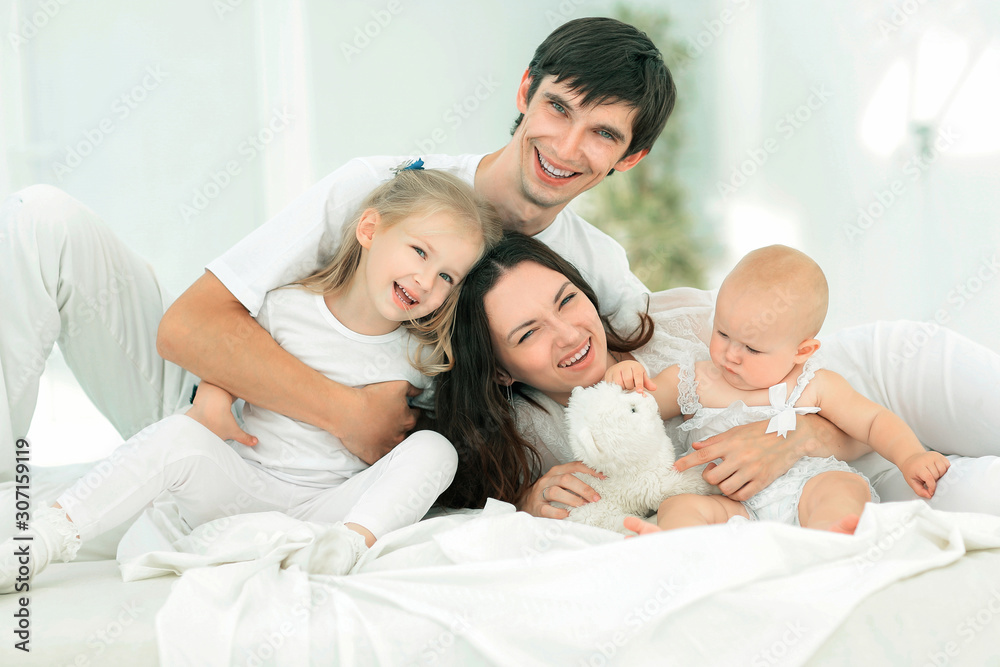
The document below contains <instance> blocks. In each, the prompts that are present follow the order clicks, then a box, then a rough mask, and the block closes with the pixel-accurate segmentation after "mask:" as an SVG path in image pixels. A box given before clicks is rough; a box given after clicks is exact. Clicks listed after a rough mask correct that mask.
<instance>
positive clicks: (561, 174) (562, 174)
mask: <svg viewBox="0 0 1000 667" xmlns="http://www.w3.org/2000/svg"><path fill="white" fill-rule="evenodd" d="M538 162H539V163H540V164H541V165H542V169H544V170H545V171H547V172H549V174H550V175H552V176H555V177H556V178H568V177H570V176H572V175H573V174H575V173H576V172H575V171H566V170H565V169H556V168H555V167H553V166H552V164H550V163H549V161H548V160H546V159H545V158H544V157H542V154H541V153H539V154H538Z"/></svg>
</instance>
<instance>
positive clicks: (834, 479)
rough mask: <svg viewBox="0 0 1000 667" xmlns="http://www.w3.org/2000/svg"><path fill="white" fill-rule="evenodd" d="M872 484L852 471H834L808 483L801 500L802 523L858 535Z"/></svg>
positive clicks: (800, 521)
mask: <svg viewBox="0 0 1000 667" xmlns="http://www.w3.org/2000/svg"><path fill="white" fill-rule="evenodd" d="M871 499H872V497H871V492H870V491H869V489H868V482H867V481H865V479H864V478H863V477H861V476H860V475H856V474H854V473H852V472H843V471H836V470H835V471H830V472H824V473H820V474H818V475H816V476H815V477H813V478H812V479H811V480H809V481H808V482H806V485H805V487H803V489H802V498H801V499H799V523H800V524H802V526H803V527H805V528H816V529H819V530H829V531H832V532H835V533H848V534H852V535H853V534H854V529H855V528H857V526H858V519H859V518H860V517H861V512H862V511H863V510H864V508H865V503H867V502H868V501H870V500H871Z"/></svg>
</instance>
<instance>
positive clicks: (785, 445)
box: [675, 415, 871, 500]
mask: <svg viewBox="0 0 1000 667" xmlns="http://www.w3.org/2000/svg"><path fill="white" fill-rule="evenodd" d="M767 423H768V422H767V421H759V422H754V423H752V424H746V425H744V426H737V427H735V428H732V429H729V430H728V431H726V432H725V433H720V434H718V435H715V436H712V437H711V438H707V439H706V440H704V441H702V442H696V443H694V444H693V447H694V449H695V451H694V452H692V453H691V454H688V455H687V456H683V457H681V458H680V459H678V460H677V463H676V464H675V467H676V468H677V469H678V470H680V471H684V470H687V469H688V468H693V467H695V466H698V465H702V464H704V463H708V464H709V465H708V466H707V467H706V468H705V472H704V474H703V475H702V476H703V477H704V478H705V481H706V482H708V483H710V484H715V485H716V486H718V487H719V489H720V490H721V491H722V493H724V494H725V495H727V496H729V497H730V498H732V499H733V500H747V499H749V498H750V497H751V496H753V495H755V494H756V493H758V492H759V491H761V490H762V489H764V488H765V487H767V486H768V485H769V484H770V483H771V482H773V481H774V480H776V479H777V478H778V477H780V476H781V475H783V474H785V473H786V472H788V470H789V469H790V468H791V467H792V466H793V465H795V462H796V461H798V460H799V459H801V458H802V457H803V456H820V457H826V456H834V457H836V458H838V459H840V460H841V461H853V460H854V459H856V458H858V457H859V456H862V455H863V454H867V453H868V452H870V451H871V448H870V447H868V445H866V444H865V443H863V442H859V441H857V440H855V439H854V438H851V437H850V436H849V435H847V434H846V433H844V432H843V431H841V430H840V429H839V428H837V427H836V426H834V425H833V424H831V423H830V422H829V421H827V420H826V419H824V418H822V417H820V416H819V415H798V416H797V417H796V422H795V430H794V431H789V433H788V437H787V438H780V437H778V436H776V435H775V434H774V433H765V432H764V431H765V430H766V429H767ZM715 459H722V463H720V464H718V465H715V464H713V463H711V462H712V461H714V460H715Z"/></svg>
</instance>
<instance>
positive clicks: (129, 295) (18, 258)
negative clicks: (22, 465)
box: [0, 185, 196, 481]
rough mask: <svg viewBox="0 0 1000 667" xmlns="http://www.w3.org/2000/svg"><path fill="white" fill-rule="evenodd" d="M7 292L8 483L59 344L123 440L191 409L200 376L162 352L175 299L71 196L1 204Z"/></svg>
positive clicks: (3, 468) (2, 445)
mask: <svg viewBox="0 0 1000 667" xmlns="http://www.w3.org/2000/svg"><path fill="white" fill-rule="evenodd" d="M0 286H2V288H0V314H2V315H0V481H5V480H10V479H13V469H14V443H15V441H16V440H17V439H18V438H23V437H24V436H25V435H26V434H27V432H28V426H29V424H30V423H31V417H32V414H33V413H34V411H35V402H36V400H37V398H38V383H39V378H40V377H41V374H42V371H43V370H44V369H45V360H46V359H47V358H48V356H49V353H50V352H51V351H52V346H53V345H54V344H55V343H56V342H58V343H59V348H60V349H61V350H62V353H63V355H64V356H65V357H66V363H67V364H68V365H69V367H70V368H71V369H72V370H73V373H74V374H75V375H76V377H77V379H78V380H79V382H80V385H81V386H82V387H83V390H84V391H85V392H86V393H87V396H88V397H89V398H90V399H91V400H92V401H93V402H94V404H95V405H96V406H97V407H98V409H99V410H100V411H101V413H103V414H104V415H105V416H106V417H107V418H108V419H109V420H110V421H111V423H112V424H113V425H114V427H115V428H116V429H117V430H118V432H119V433H121V435H122V437H125V438H127V437H129V436H131V435H133V434H134V433H137V432H138V431H140V430H141V429H142V428H143V427H145V426H147V425H148V424H151V423H153V422H155V421H157V420H159V419H162V418H163V417H164V416H166V415H170V414H173V413H174V412H175V411H177V410H178V409H179V408H181V407H183V406H184V405H187V404H188V402H189V400H190V398H191V389H192V387H193V386H194V383H195V381H196V378H195V377H194V376H192V375H191V374H190V373H187V372H186V371H184V370H183V369H181V368H180V367H178V366H175V365H174V364H171V363H169V362H166V361H164V360H163V359H162V358H161V357H160V355H158V354H157V353H156V328H157V326H158V325H159V322H160V318H161V316H162V315H163V311H164V310H165V309H166V308H167V306H168V305H169V304H170V297H169V296H168V295H166V294H165V293H164V291H163V290H162V288H161V286H160V285H159V283H158V282H157V280H156V276H155V275H154V274H153V270H152V267H150V266H149V265H148V264H147V263H146V262H145V261H143V260H142V259H141V258H140V257H139V256H138V255H136V254H135V253H134V252H133V251H131V250H129V249H128V248H127V247H126V246H125V245H124V244H123V243H122V242H121V241H120V240H119V239H118V238H117V237H116V236H115V235H114V234H113V233H112V232H111V230H109V229H108V228H107V226H105V225H104V223H103V222H101V220H100V219H99V218H98V216H97V215H96V214H94V212H93V211H91V210H90V209H88V208H86V207H85V206H83V205H82V204H81V203H80V202H78V201H76V200H75V199H73V198H72V197H70V196H69V195H67V194H66V193H64V192H62V191H60V190H58V189H56V188H54V187H52V186H49V185H35V186H32V187H30V188H27V189H25V190H21V191H20V192H17V193H15V194H13V195H11V196H10V197H8V198H7V199H6V200H5V201H4V202H3V204H2V205H0ZM32 444H33V445H34V444H35V443H32Z"/></svg>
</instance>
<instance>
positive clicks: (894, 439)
mask: <svg viewBox="0 0 1000 667" xmlns="http://www.w3.org/2000/svg"><path fill="white" fill-rule="evenodd" d="M810 385H811V386H813V387H814V389H815V391H816V405H817V406H818V407H819V408H820V415H821V416H823V417H826V418H827V419H829V420H830V421H831V422H833V423H834V424H836V425H837V426H838V427H840V428H841V430H843V431H844V432H845V433H847V434H848V435H850V436H851V437H853V438H856V439H858V440H861V441H863V442H867V443H868V444H869V445H871V447H872V449H874V450H875V451H876V452H878V453H879V454H881V455H882V456H884V457H885V458H887V459H889V460H890V461H892V462H893V463H894V464H896V467H897V468H899V469H900V470H901V471H902V472H903V477H904V478H905V479H906V483H907V484H909V485H910V487H911V488H913V490H914V491H915V492H916V493H917V495H918V496H922V497H924V498H930V497H932V496H933V495H934V490H935V488H936V487H937V480H939V479H940V478H941V476H942V475H944V473H945V472H946V471H947V470H948V467H949V466H950V465H951V464H950V463H949V462H948V459H947V458H945V457H944V456H943V455H941V454H939V453H938V452H931V451H927V450H925V449H924V446H923V445H922V444H920V440H918V439H917V436H916V434H915V433H914V432H913V431H912V430H911V429H910V427H909V426H907V425H906V423H905V422H904V421H903V420H902V419H901V418H900V417H899V416H898V415H896V414H894V413H893V412H890V411H889V410H887V409H886V408H884V407H882V406H881V405H879V404H877V403H874V402H872V401H870V400H868V399H867V398H865V397H864V396H862V395H861V394H859V393H858V392H856V391H854V389H853V388H851V385H850V384H848V382H847V380H845V379H844V378H843V377H841V376H840V375H838V374H837V373H834V372H833V371H828V370H820V371H817V372H816V377H815V379H813V381H812V382H811V383H810Z"/></svg>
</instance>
